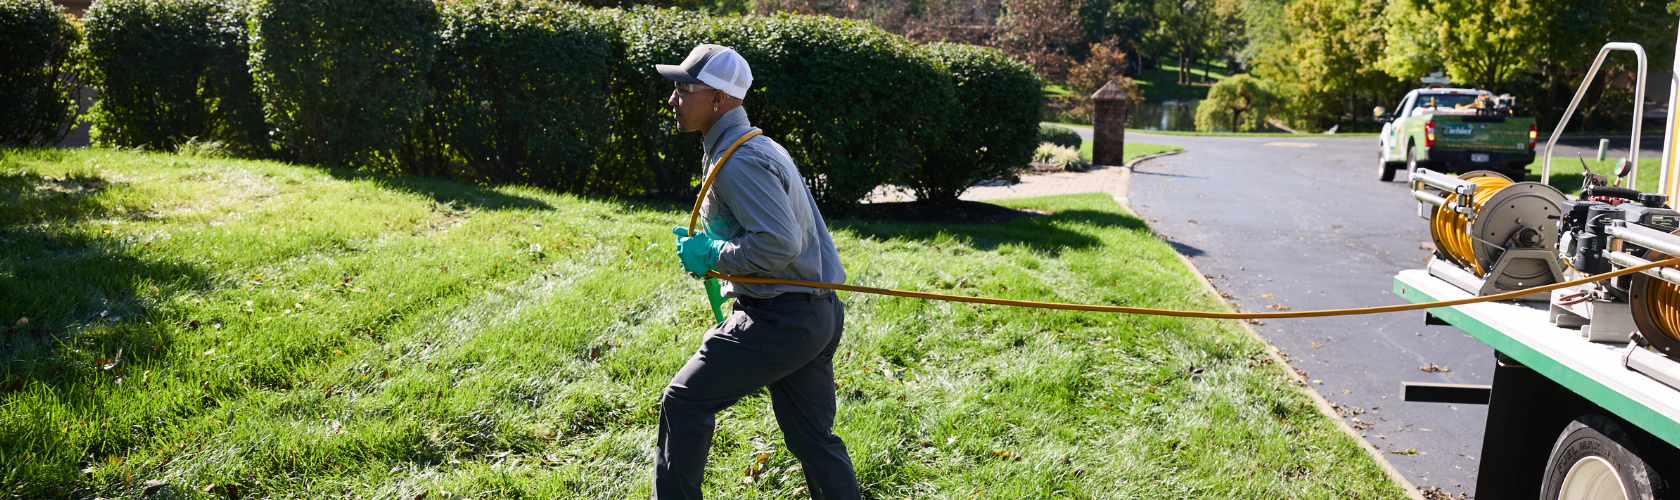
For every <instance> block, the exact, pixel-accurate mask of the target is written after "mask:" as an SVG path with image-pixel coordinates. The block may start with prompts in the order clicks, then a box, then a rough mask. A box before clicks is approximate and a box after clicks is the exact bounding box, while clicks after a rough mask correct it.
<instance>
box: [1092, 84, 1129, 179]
mask: <svg viewBox="0 0 1680 500" xmlns="http://www.w3.org/2000/svg"><path fill="white" fill-rule="evenodd" d="M1130 97H1131V96H1128V95H1126V91H1124V90H1121V89H1120V86H1119V85H1115V84H1114V81H1112V80H1110V81H1109V82H1108V84H1107V85H1103V87H1102V88H1101V89H1098V90H1097V93H1095V94H1091V101H1093V102H1094V103H1095V104H1096V108H1097V109H1096V116H1094V117H1093V118H1092V122H1093V123H1092V125H1093V126H1092V127H1091V163H1092V164H1096V165H1123V164H1125V163H1126V100H1127V99H1129V98H1130Z"/></svg>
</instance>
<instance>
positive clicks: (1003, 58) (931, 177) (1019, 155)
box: [905, 43, 1079, 202]
mask: <svg viewBox="0 0 1680 500" xmlns="http://www.w3.org/2000/svg"><path fill="white" fill-rule="evenodd" d="M927 51H928V53H929V54H931V55H932V56H933V58H934V60H936V61H939V62H940V64H941V65H943V66H944V67H946V68H947V71H949V72H950V79H951V83H952V86H953V87H954V89H955V92H956V102H955V105H954V106H951V107H949V108H948V109H949V111H948V116H947V118H948V120H949V121H948V122H947V123H948V127H949V128H948V129H947V131H946V134H945V140H943V141H939V142H938V144H937V145H935V147H933V148H931V149H930V150H929V151H928V156H927V159H926V160H925V161H923V162H922V163H921V164H920V165H917V166H916V167H915V168H913V169H912V170H911V171H910V172H909V174H908V175H906V176H905V180H906V182H905V185H907V186H910V188H911V189H914V190H915V191H916V199H919V200H925V201H934V202H948V201H955V200H956V199H957V197H958V196H961V195H962V193H963V191H965V190H967V189H968V187H969V186H972V185H974V183H976V182H980V181H983V180H986V179H995V178H1003V179H1007V180H1009V181H1010V182H1015V181H1016V180H1018V176H1017V174H1016V173H1015V172H1016V170H1017V169H1019V167H1024V166H1026V165H1027V162H1029V161H1031V160H1032V154H1033V149H1034V148H1036V147H1038V142H1039V141H1038V140H1036V139H1037V137H1038V135H1039V126H1038V115H1039V111H1040V109H1042V108H1043V107H1044V97H1043V93H1042V92H1041V91H1040V89H1041V88H1042V87H1043V83H1042V82H1040V81H1039V80H1038V77H1037V76H1034V75H1033V72H1032V67H1030V66H1027V65H1026V64H1025V63H1022V62H1021V61H1019V60H1016V59H1015V58H1012V57H1009V56H1008V55H1005V54H1004V53H1003V52H1001V51H998V50H997V49H992V48H986V47H976V46H972V45H961V44H948V43H936V44H931V45H928V46H927ZM1058 128H1059V127H1058ZM1062 130H1067V129H1062ZM1068 132H1069V133H1072V132H1073V131H1071V130H1069V131H1068ZM1078 141H1079V136H1078V134H1074V147H1078V145H1079V142H1078Z"/></svg>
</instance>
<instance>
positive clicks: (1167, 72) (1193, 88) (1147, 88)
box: [1132, 55, 1231, 102]
mask: <svg viewBox="0 0 1680 500" xmlns="http://www.w3.org/2000/svg"><path fill="white" fill-rule="evenodd" d="M1209 69H1210V70H1211V71H1207V72H1206V74H1207V78H1208V82H1207V83H1196V84H1192V85H1183V84H1179V83H1174V82H1177V81H1178V56H1176V55H1168V56H1165V57H1162V58H1161V74H1160V75H1157V74H1156V70H1155V68H1153V67H1152V68H1149V69H1146V70H1143V73H1142V74H1140V75H1138V76H1135V77H1133V78H1132V79H1133V80H1134V81H1136V82H1137V84H1138V89H1139V90H1142V91H1143V96H1144V98H1146V99H1149V100H1151V101H1155V102H1160V101H1182V100H1197V99H1206V98H1207V94H1208V89H1209V88H1212V86H1213V84H1214V83H1215V82H1218V81H1220V80H1224V79H1225V78H1228V77H1230V76H1231V75H1228V74H1226V73H1225V68H1223V67H1220V66H1219V65H1213V66H1210V67H1209ZM1203 73H1204V71H1203V70H1202V65H1200V64H1192V65H1190V74H1191V75H1192V76H1191V81H1193V82H1200V81H1201V79H1202V74H1203ZM1157 78H1160V79H1162V80H1164V81H1162V82H1158V81H1156V79H1157Z"/></svg>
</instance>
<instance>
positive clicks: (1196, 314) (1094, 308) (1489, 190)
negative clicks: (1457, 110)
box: [688, 129, 1680, 319]
mask: <svg viewBox="0 0 1680 500" xmlns="http://www.w3.org/2000/svg"><path fill="white" fill-rule="evenodd" d="M758 134H759V130H758V129H753V131H751V132H748V133H747V134H746V135H745V136H742V137H741V138H740V139H739V140H736V141H735V144H732V145H730V146H729V149H728V150H726V151H724V153H723V154H722V155H719V156H718V160H717V162H716V163H714V164H713V165H712V170H711V172H708V173H707V175H706V180H705V181H704V182H702V183H701V184H700V193H699V194H698V195H696V197H695V199H694V209H693V210H692V211H691V212H689V214H688V232H689V234H690V235H692V234H694V226H695V223H696V221H698V220H699V218H700V202H701V201H702V200H704V199H705V198H706V193H707V192H708V191H711V188H712V181H713V180H714V179H716V178H717V171H718V170H719V169H722V168H723V162H724V160H727V159H729V156H730V155H731V154H734V153H735V148H737V147H739V146H740V145H741V143H743V142H746V141H747V139H750V138H752V137H753V136H756V135H758ZM1471 182H1475V183H1476V184H1478V185H1479V186H1481V187H1480V188H1478V189H1477V190H1476V197H1475V198H1474V199H1473V201H1474V203H1475V208H1478V209H1479V208H1481V206H1482V203H1485V202H1487V200H1488V198H1491V197H1492V196H1493V193H1494V192H1495V191H1498V190H1499V188H1503V187H1505V186H1508V185H1510V184H1511V181H1508V180H1505V179H1501V178H1498V177H1479V178H1475V179H1471ZM1501 183H1502V184H1501ZM1447 200H1448V201H1451V200H1452V198H1451V197H1448V198H1447ZM1447 213H1449V214H1452V215H1454V216H1458V217H1462V216H1461V215H1459V214H1457V213H1453V212H1447ZM1444 218H1445V217H1442V216H1440V212H1437V216H1436V217H1433V218H1431V223H1432V224H1433V223H1434V222H1433V221H1435V220H1440V219H1444ZM1455 227H1457V228H1458V229H1457V232H1453V233H1435V234H1437V235H1442V234H1445V235H1457V236H1459V237H1461V238H1462V239H1463V242H1462V243H1461V244H1460V243H1455V244H1456V245H1459V246H1460V247H1461V248H1462V249H1463V250H1462V251H1463V253H1461V254H1460V255H1468V256H1469V262H1471V263H1474V262H1475V253H1474V252H1473V251H1472V250H1471V248H1470V245H1469V241H1470V238H1469V236H1467V235H1465V233H1464V229H1465V225H1464V224H1463V223H1460V224H1459V225H1458V226H1455ZM1435 230H1437V231H1438V230H1439V229H1435ZM1437 242H1441V243H1445V242H1442V241H1441V240H1440V239H1437ZM1449 255H1450V254H1449ZM1673 265H1680V258H1672V259H1665V260H1661V261H1658V262H1652V263H1650V264H1645V265H1642V266H1637V267H1630V268H1627V269H1622V270H1620V271H1616V272H1611V273H1605V274H1600V275H1597V276H1590V277H1586V278H1581V279H1578V280H1574V281H1566V282H1563V283H1554V284H1550V285H1546V286H1540V287H1535V288H1529V289H1526V290H1518V291H1515V292H1505V293H1501V294H1495V295H1487V296H1482V297H1471V298H1467V299H1458V300H1445V301H1439V302H1424V303H1418V304H1405V305H1398V306H1381V307H1361V308H1355V309H1328V310H1323V311H1294V312H1238V313H1227V312H1212V311H1179V310H1174V309H1150V308H1146V307H1126V306H1098V305H1088V304H1063V303H1057V302H1035V301H1030V300H1011V299H992V298H986V297H969V296H964V295H946V294H943V293H927V292H911V291H905V290H892V289H888V288H873V287H867V286H853V285H843V284H835V283H825V282H821V281H805V280H790V279H780V278H754V277H748V276H730V275H725V274H722V273H719V272H717V271H706V277H708V278H718V279H723V280H729V281H733V282H736V283H756V284H762V285H793V286H803V287H810V288H822V289H827V290H840V291H846V292H857V293H869V294H876V295H892V296H897V297H911V298H918V299H929V300H948V301H952V302H969V303H974V304H991V305H999V306H1013V307H1031V308H1036V309H1061V310H1069V311H1091V312H1111V313H1122V314H1146V315H1153V316H1176V317H1181V318H1210V319H1282V318H1322V317H1326V316H1352V315H1357V314H1377V313H1389V312H1401V311H1417V310H1422V309H1433V308H1437V307H1450V306H1458V305H1464V304H1475V303H1478V302H1493V301H1496V300H1506V299H1515V298H1518V297H1522V296H1525V295H1529V294H1534V293H1540V292H1549V291H1552V290H1557V289H1560V288H1569V287H1572V286H1576V285H1584V284H1587V283H1592V282H1595V281H1602V280H1607V279H1610V278H1615V277H1618V276H1626V275H1629V274H1633V273H1637V272H1640V271H1644V270H1646V269H1655V268H1658V267H1663V266H1673ZM1477 274H1480V272H1479V270H1478V273H1477ZM1656 281H1659V282H1662V283H1667V282H1666V281H1661V280H1656ZM1667 303H1668V304H1673V303H1674V302H1673V301H1669V302H1667ZM1677 316H1680V314H1677Z"/></svg>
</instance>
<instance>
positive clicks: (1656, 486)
mask: <svg viewBox="0 0 1680 500" xmlns="http://www.w3.org/2000/svg"><path fill="white" fill-rule="evenodd" d="M1641 444H1644V445H1646V450H1645V451H1646V454H1645V455H1641V454H1640V446H1639V445H1641ZM1659 445H1661V443H1654V442H1652V441H1651V440H1648V439H1644V438H1643V434H1642V433H1640V434H1638V435H1636V434H1634V433H1629V432H1627V431H1625V430H1623V428H1622V424H1619V423H1617V421H1616V420H1613V419H1611V418H1609V417H1606V416H1603V415H1598V414H1588V415H1582V416H1580V417H1578V418H1576V419H1575V421H1573V422H1570V423H1569V425H1568V426H1567V427H1564V429H1563V434H1561V435H1559V436H1558V439H1557V442H1556V443H1554V444H1553V445H1552V455H1551V458H1548V459H1546V475H1545V479H1543V480H1542V482H1541V485H1542V487H1541V490H1540V498H1542V499H1546V500H1552V499H1557V498H1560V497H1561V496H1562V495H1563V494H1565V493H1566V491H1565V486H1566V485H1565V483H1564V481H1565V480H1566V479H1567V480H1569V481H1571V484H1570V485H1568V486H1570V487H1572V488H1576V487H1584V486H1585V484H1584V483H1585V482H1586V481H1589V480H1591V479H1592V478H1593V477H1594V474H1593V473H1594V472H1595V471H1597V472H1598V474H1597V477H1598V478H1599V479H1604V478H1606V477H1612V476H1609V475H1608V474H1607V473H1605V472H1604V471H1611V470H1613V471H1614V473H1615V476H1613V477H1619V478H1620V479H1621V491H1622V493H1623V494H1624V495H1626V498H1628V499H1631V500H1673V498H1674V493H1675V492H1674V491H1672V490H1671V489H1670V488H1669V487H1668V486H1669V485H1668V484H1667V482H1666V481H1665V479H1666V478H1664V477H1663V476H1662V474H1661V468H1662V467H1664V466H1665V464H1664V463H1662V461H1663V460H1662V457H1661V455H1660V454H1659V453H1658V450H1657V448H1656V447H1657V446H1659ZM1653 462H1656V463H1653ZM1571 471H1574V472H1576V474H1577V477H1570V476H1571V474H1570V472H1571ZM1599 484H1600V485H1602V486H1604V487H1609V486H1612V485H1615V484H1616V483H1614V482H1609V483H1602V482H1601V483H1599ZM1577 491H1578V490H1577Z"/></svg>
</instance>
